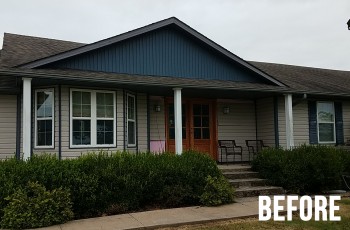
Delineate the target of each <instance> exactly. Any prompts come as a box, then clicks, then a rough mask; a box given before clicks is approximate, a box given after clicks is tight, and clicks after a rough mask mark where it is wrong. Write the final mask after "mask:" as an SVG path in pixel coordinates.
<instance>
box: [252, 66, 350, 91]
mask: <svg viewBox="0 0 350 230" xmlns="http://www.w3.org/2000/svg"><path fill="white" fill-rule="evenodd" d="M250 63H251V64H252V65H255V66H256V67H258V68H259V69H261V70H263V71H264V72H266V73H267V74H269V75H271V76H273V77H274V78H276V79H277V80H279V81H281V82H283V83H284V84H285V85H287V86H288V87H290V88H291V89H293V90H296V91H305V92H306V93H307V92H318V93H323V94H329V93H332V94H334V93H339V94H349V93H350V71H340V70H330V69H321V68H312V67H304V66H294V65H284V64H275V63H265V62H250Z"/></svg>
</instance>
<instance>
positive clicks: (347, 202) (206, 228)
mask: <svg viewBox="0 0 350 230" xmlns="http://www.w3.org/2000/svg"><path fill="white" fill-rule="evenodd" d="M337 204H338V205H339V206H340V211H336V213H335V215H337V216H338V215H340V216H341V221H339V222H331V221H329V222H322V221H319V222H316V221H309V222H304V221H302V220H300V219H299V218H297V217H296V216H294V217H293V221H290V222H287V221H286V222H274V221H267V222H260V221H258V219H257V218H248V219H239V220H229V221H222V222H216V223H208V224H205V225H204V224H203V225H190V226H182V227H177V228H176V229H187V230H214V229H218V230H226V229H233V230H235V229H284V230H294V229H300V230H301V229H310V230H311V229H312V230H314V229H325V230H326V229H332V230H333V229H350V198H343V199H342V200H341V201H339V202H337Z"/></svg>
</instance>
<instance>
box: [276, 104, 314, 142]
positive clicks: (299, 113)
mask: <svg viewBox="0 0 350 230" xmlns="http://www.w3.org/2000/svg"><path fill="white" fill-rule="evenodd" d="M278 102H279V103H278V129H279V135H280V146H281V147H283V148H286V147H287V142H286V117H285V108H284V97H280V98H279V99H278ZM308 116H309V115H308V104H307V101H302V102H300V103H299V104H297V105H295V106H293V131H294V145H295V146H299V145H302V144H309V120H308Z"/></svg>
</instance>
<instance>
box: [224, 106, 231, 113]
mask: <svg viewBox="0 0 350 230" xmlns="http://www.w3.org/2000/svg"><path fill="white" fill-rule="evenodd" d="M223 112H224V114H229V113H230V107H228V106H225V107H224V111H223Z"/></svg>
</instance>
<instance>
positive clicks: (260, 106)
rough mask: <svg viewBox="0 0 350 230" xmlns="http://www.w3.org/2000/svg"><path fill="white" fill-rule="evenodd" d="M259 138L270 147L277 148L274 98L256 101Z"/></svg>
mask: <svg viewBox="0 0 350 230" xmlns="http://www.w3.org/2000/svg"><path fill="white" fill-rule="evenodd" d="M256 113H257V134H258V135H257V138H258V139H259V140H263V141H264V144H265V145H267V146H269V147H275V124H274V106H273V98H264V99H259V100H257V101H256Z"/></svg>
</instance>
